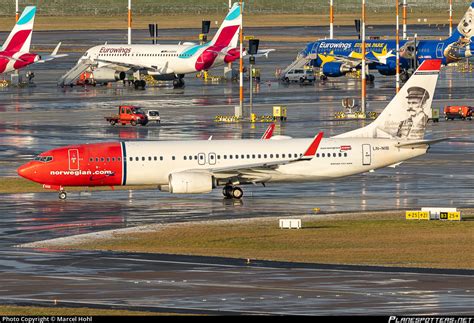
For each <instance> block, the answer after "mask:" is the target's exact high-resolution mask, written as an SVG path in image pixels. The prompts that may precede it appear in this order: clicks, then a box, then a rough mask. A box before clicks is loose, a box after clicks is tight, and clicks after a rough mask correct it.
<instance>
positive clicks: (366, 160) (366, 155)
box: [362, 144, 372, 166]
mask: <svg viewBox="0 0 474 323" xmlns="http://www.w3.org/2000/svg"><path fill="white" fill-rule="evenodd" d="M371 162H372V156H371V152H370V145H369V144H363V145H362V165H364V166H368V165H370V164H371Z"/></svg>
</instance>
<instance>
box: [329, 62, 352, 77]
mask: <svg viewBox="0 0 474 323" xmlns="http://www.w3.org/2000/svg"><path fill="white" fill-rule="evenodd" d="M350 71H351V67H350V66H347V65H345V64H343V63H333V62H331V63H326V64H324V65H323V74H324V75H326V76H330V77H338V76H343V75H344V74H346V73H348V72H350Z"/></svg>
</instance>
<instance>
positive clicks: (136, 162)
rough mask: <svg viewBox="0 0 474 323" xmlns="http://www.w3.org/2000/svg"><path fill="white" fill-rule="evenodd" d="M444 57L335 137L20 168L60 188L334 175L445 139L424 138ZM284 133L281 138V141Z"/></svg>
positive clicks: (125, 151)
mask: <svg viewBox="0 0 474 323" xmlns="http://www.w3.org/2000/svg"><path fill="white" fill-rule="evenodd" d="M440 66H441V60H425V61H424V62H423V63H422V64H421V65H420V67H419V68H418V69H417V71H416V72H415V73H414V74H413V76H412V77H411V78H410V79H409V80H408V82H407V83H405V85H404V86H403V87H402V89H401V90H400V91H399V93H398V94H397V95H396V96H395V97H394V98H393V99H392V101H391V102H390V103H389V104H388V105H387V107H386V108H385V109H384V111H383V112H382V113H381V114H380V116H379V117H378V118H377V119H376V120H374V121H373V122H372V123H371V124H369V125H368V126H365V127H363V128H360V129H356V130H353V131H350V132H348V133H344V134H341V135H338V136H335V137H331V138H327V139H326V138H325V139H323V138H322V137H323V134H322V133H319V134H317V135H316V136H315V137H314V138H306V139H292V138H289V137H284V136H277V137H276V138H275V137H272V138H271V139H268V138H267V136H266V135H264V136H263V137H262V139H264V140H262V139H256V140H252V139H246V140H193V141H132V142H123V141H122V142H106V143H93V144H80V145H72V146H67V147H61V148H56V149H52V150H49V151H46V152H43V153H41V154H39V155H38V156H37V157H36V158H35V159H34V160H33V161H30V162H28V163H26V164H24V165H23V166H21V167H20V168H18V174H19V175H20V176H22V177H24V178H27V179H29V180H32V181H35V182H38V183H41V184H43V187H45V188H50V189H56V190H59V192H60V193H59V197H60V198H61V199H65V198H66V192H65V190H64V187H65V186H112V187H113V186H116V185H145V184H146V185H156V186H157V187H158V188H159V189H160V190H162V191H168V192H171V193H177V194H180V193H208V192H211V191H212V189H214V188H216V187H218V186H223V194H224V196H225V197H228V198H237V199H239V198H241V197H242V195H243V192H242V189H241V188H240V187H239V185H243V184H257V183H261V184H263V185H265V184H266V183H273V182H275V183H281V182H306V181H320V180H331V179H335V178H339V177H344V176H350V175H354V174H359V173H364V172H368V171H371V170H374V169H378V168H382V167H387V166H392V167H395V166H396V165H399V164H400V163H401V162H403V161H405V160H407V159H411V158H414V157H417V156H421V155H423V154H425V153H426V152H427V149H428V148H429V145H430V144H431V143H435V142H438V141H441V140H444V139H437V140H425V139H424V134H425V129H426V124H427V122H428V118H430V117H431V103H432V100H433V96H434V92H435V87H436V82H437V80H438V74H439V69H440ZM278 139H279V140H278Z"/></svg>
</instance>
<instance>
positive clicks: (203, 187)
mask: <svg viewBox="0 0 474 323" xmlns="http://www.w3.org/2000/svg"><path fill="white" fill-rule="evenodd" d="M168 181H169V192H170V193H174V194H189V193H209V192H210V191H212V189H213V188H214V187H215V186H216V185H215V179H214V177H213V176H212V175H210V174H207V173H200V172H179V173H172V174H170V175H169V177H168Z"/></svg>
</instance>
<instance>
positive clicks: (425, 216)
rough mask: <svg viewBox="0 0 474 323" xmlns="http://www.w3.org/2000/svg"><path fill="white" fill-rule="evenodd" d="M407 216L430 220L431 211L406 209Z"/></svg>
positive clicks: (409, 218)
mask: <svg viewBox="0 0 474 323" xmlns="http://www.w3.org/2000/svg"><path fill="white" fill-rule="evenodd" d="M405 218H406V219H407V220H429V219H430V212H428V211H406V213H405Z"/></svg>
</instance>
